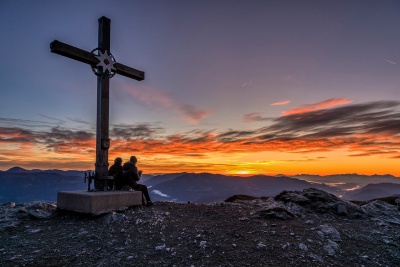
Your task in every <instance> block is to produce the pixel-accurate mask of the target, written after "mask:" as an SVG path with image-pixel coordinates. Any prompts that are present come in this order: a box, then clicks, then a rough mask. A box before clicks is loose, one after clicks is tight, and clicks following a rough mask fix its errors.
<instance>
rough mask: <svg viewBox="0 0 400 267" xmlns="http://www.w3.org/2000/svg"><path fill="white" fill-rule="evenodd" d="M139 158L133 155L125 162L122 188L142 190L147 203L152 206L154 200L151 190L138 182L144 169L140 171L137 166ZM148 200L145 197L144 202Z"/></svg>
mask: <svg viewBox="0 0 400 267" xmlns="http://www.w3.org/2000/svg"><path fill="white" fill-rule="evenodd" d="M136 163H137V159H136V157H135V156H132V157H131V158H130V160H129V161H128V162H126V163H125V164H124V166H123V167H122V168H123V174H124V179H123V187H122V189H127V190H132V189H133V190H138V191H142V193H143V195H142V198H143V196H144V197H145V199H146V201H147V205H148V206H151V205H153V202H152V201H151V199H150V195H149V191H148V190H147V186H145V185H142V184H138V183H137V182H138V181H139V180H140V177H141V176H142V171H138V168H137V167H136ZM146 201H145V200H144V199H143V204H144V205H145V204H146Z"/></svg>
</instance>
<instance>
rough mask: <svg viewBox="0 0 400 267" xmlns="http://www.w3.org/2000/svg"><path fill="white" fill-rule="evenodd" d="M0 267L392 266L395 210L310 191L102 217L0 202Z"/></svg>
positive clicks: (396, 256)
mask: <svg viewBox="0 0 400 267" xmlns="http://www.w3.org/2000/svg"><path fill="white" fill-rule="evenodd" d="M0 237H1V238H0V266H399V263H400V211H399V210H398V208H397V207H396V206H395V205H391V204H388V203H387V202H383V201H379V200H377V201H373V202H369V203H361V205H356V204H353V203H350V202H346V201H342V200H341V199H339V198H337V197H335V196H334V195H330V194H328V193H326V192H324V191H320V190H316V189H306V190H304V191H284V192H282V193H281V194H279V195H277V196H276V197H275V198H263V199H252V198H249V197H243V196H235V197H232V198H230V199H229V202H218V203H208V204H193V203H186V204H182V203H171V202H157V203H156V204H155V205H154V206H152V207H136V208H130V209H125V210H123V211H120V212H114V213H108V214H105V215H103V216H96V217H92V216H88V215H79V214H76V213H68V212H63V211H60V210H57V209H56V205H55V204H54V203H53V204H52V203H30V204H25V205H15V204H13V203H7V204H3V205H1V206H0Z"/></svg>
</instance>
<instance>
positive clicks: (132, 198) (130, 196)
mask: <svg viewBox="0 0 400 267" xmlns="http://www.w3.org/2000/svg"><path fill="white" fill-rule="evenodd" d="M141 205H142V192H141V191H94V192H88V191H86V190H77V191H62V192H58V194H57V208H59V209H64V210H70V211H77V212H82V213H90V214H93V215H98V214H102V213H106V212H110V211H114V210H119V209H121V208H124V207H131V206H141Z"/></svg>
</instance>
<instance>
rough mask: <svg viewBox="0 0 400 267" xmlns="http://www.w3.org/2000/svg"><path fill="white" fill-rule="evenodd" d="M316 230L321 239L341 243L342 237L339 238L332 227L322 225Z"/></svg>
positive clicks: (338, 234)
mask: <svg viewBox="0 0 400 267" xmlns="http://www.w3.org/2000/svg"><path fill="white" fill-rule="evenodd" d="M318 229H319V231H318V235H319V236H320V237H323V238H325V239H330V240H333V241H337V242H340V241H342V237H341V236H340V233H339V232H338V231H337V230H336V229H335V228H333V227H332V226H329V225H327V224H323V225H320V226H319V227H318Z"/></svg>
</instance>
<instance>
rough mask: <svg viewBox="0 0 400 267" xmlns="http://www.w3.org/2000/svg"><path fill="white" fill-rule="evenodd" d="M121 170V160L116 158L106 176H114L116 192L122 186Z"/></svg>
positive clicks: (122, 176)
mask: <svg viewBox="0 0 400 267" xmlns="http://www.w3.org/2000/svg"><path fill="white" fill-rule="evenodd" d="M122 171H123V169H122V159H121V158H116V159H115V160H114V164H113V165H112V166H111V167H110V169H109V170H108V175H111V176H114V186H115V189H116V190H121V189H122V186H123V179H124V175H123V172H122Z"/></svg>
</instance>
